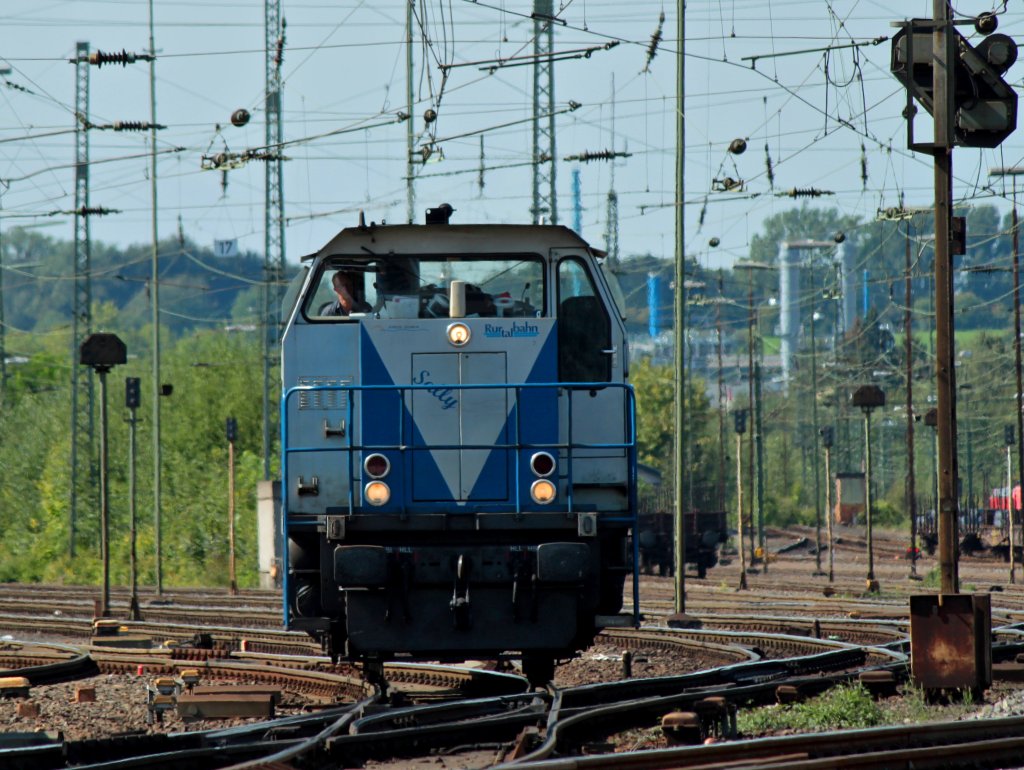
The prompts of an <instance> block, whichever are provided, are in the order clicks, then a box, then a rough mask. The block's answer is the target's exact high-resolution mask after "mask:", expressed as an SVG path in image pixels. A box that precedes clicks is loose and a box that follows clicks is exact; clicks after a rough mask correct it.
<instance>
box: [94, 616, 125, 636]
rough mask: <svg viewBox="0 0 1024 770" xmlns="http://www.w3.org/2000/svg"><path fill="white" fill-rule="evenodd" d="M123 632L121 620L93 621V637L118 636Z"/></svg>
mask: <svg viewBox="0 0 1024 770" xmlns="http://www.w3.org/2000/svg"><path fill="white" fill-rule="evenodd" d="M120 630H121V621H120V620H109V619H100V620H95V621H93V624H92V634H93V636H117V634H118V632H119V631H120Z"/></svg>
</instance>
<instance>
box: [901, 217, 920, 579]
mask: <svg viewBox="0 0 1024 770" xmlns="http://www.w3.org/2000/svg"><path fill="white" fill-rule="evenodd" d="M903 235H904V240H903V247H904V248H903V263H904V278H903V295H904V296H903V306H904V307H903V337H904V347H905V350H906V357H907V512H908V513H909V514H910V578H911V580H914V579H916V578H917V487H916V483H915V480H914V319H913V315H912V314H911V296H910V222H907V224H906V231H905V232H904V234H903Z"/></svg>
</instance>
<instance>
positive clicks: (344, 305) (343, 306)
mask: <svg viewBox="0 0 1024 770" xmlns="http://www.w3.org/2000/svg"><path fill="white" fill-rule="evenodd" d="M355 286H356V281H355V277H354V276H353V275H352V274H351V273H346V272H343V271H341V270H339V271H338V272H336V273H335V274H334V275H333V276H331V287H332V288H333V289H334V294H335V296H336V297H337V299H336V300H334V302H332V303H331V304H330V305H329V306H328V307H327V310H326V311H325V312H324V315H340V316H347V315H349V314H350V313H368V312H370V310H371V307H370V305H369V304H367V303H366V302H364V301H362V300H360V299H357V298H356V288H355Z"/></svg>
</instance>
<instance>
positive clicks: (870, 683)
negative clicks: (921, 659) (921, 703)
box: [857, 670, 896, 699]
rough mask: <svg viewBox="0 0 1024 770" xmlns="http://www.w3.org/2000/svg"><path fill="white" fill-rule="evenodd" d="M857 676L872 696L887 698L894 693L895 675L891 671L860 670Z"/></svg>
mask: <svg viewBox="0 0 1024 770" xmlns="http://www.w3.org/2000/svg"><path fill="white" fill-rule="evenodd" d="M857 678H858V680H860V683H861V684H862V685H864V689H866V690H867V691H868V692H869V693H871V697H872V698H875V699H878V698H888V697H889V696H891V695H895V694H896V675H895V674H893V672H892V671H880V670H879V671H862V672H861V673H860V675H859V676H858V677H857Z"/></svg>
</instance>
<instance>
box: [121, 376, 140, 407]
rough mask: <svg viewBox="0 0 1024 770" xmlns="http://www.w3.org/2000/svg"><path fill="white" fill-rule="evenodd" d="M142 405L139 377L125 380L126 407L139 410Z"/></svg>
mask: <svg viewBox="0 0 1024 770" xmlns="http://www.w3.org/2000/svg"><path fill="white" fill-rule="evenodd" d="M141 403H142V396H141V385H140V380H139V378H138V377H125V378H124V405H125V406H126V407H127V408H128V409H138V408H139V404H141Z"/></svg>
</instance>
